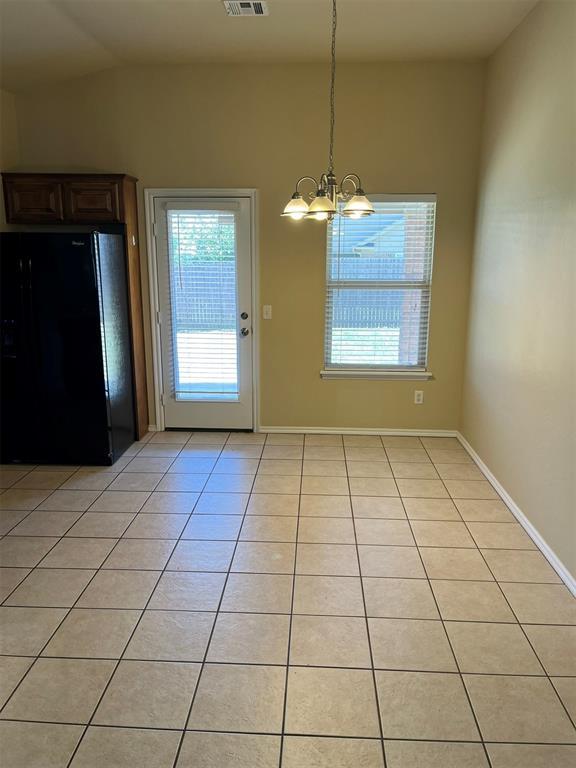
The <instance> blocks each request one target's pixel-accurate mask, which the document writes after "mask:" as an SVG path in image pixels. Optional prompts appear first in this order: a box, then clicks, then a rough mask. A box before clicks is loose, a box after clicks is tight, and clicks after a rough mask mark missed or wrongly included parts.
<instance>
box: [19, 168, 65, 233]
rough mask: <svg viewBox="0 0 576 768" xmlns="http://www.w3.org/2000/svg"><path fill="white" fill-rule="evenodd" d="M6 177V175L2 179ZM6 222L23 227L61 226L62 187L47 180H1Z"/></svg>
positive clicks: (48, 177) (30, 177)
mask: <svg viewBox="0 0 576 768" xmlns="http://www.w3.org/2000/svg"><path fill="white" fill-rule="evenodd" d="M7 175H8V174H5V177H6V176H7ZM4 200H5V204H6V221H7V222H9V223H10V222H22V223H23V224H46V223H50V222H53V223H60V224H61V223H62V222H63V221H64V201H63V193H62V183H61V182H60V180H59V179H57V178H53V177H50V176H44V177H40V176H28V175H23V174H22V175H20V174H14V175H13V176H12V177H11V178H10V179H9V180H7V179H6V178H5V179H4Z"/></svg>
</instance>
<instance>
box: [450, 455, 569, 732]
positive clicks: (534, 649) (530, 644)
mask: <svg viewBox="0 0 576 768" xmlns="http://www.w3.org/2000/svg"><path fill="white" fill-rule="evenodd" d="M470 458H472V457H470ZM472 461H473V464H474V466H475V467H476V468H477V469H478V470H479V471H480V472H482V470H480V468H479V467H478V465H477V464H476V462H475V461H474V460H472ZM482 474H483V473H482ZM485 480H486V482H488V483H489V484H490V487H492V488H493V486H492V484H491V483H490V481H489V480H487V479H486V478H485ZM493 490H494V492H495V493H496V495H497V499H498V500H500V501H502V499H501V498H500V495H499V494H498V492H497V491H496V489H494V488H493ZM505 506H506V504H505ZM464 523H465V525H466V521H464ZM466 528H467V530H468V531H469V532H470V529H469V528H468V525H466ZM470 534H471V535H472V537H473V538H474V536H473V534H472V533H471V532H470ZM526 535H527V534H526ZM474 541H476V539H475V538H474ZM533 543H534V546H535V549H534V550H521V551H537V552H540V554H542V552H541V551H540V549H539V547H538V546H536V543H535V542H533ZM483 549H486V547H484V548H480V547H479V546H478V551H479V553H480V557H481V558H482V560H483V561H484V563H485V565H486V567H487V568H488V570H489V572H490V573H491V574H492V577H493V578H494V581H495V582H496V584H497V585H498V589H499V591H500V594H501V595H502V597H503V598H504V600H505V602H506V604H507V605H508V607H509V609H510V611H511V612H512V615H513V616H514V618H515V619H516V622H517V625H518V626H519V627H520V631H521V632H522V634H523V635H524V637H525V639H526V641H527V642H528V645H529V646H530V648H531V650H532V653H533V654H534V656H535V657H536V659H537V661H538V663H539V664H540V667H541V668H542V670H543V671H544V675H545V676H546V678H547V680H548V683H549V684H550V687H551V688H552V690H553V692H554V694H555V695H556V699H557V700H558V702H559V703H560V706H561V707H562V709H563V710H564V712H565V714H566V716H567V717H568V720H569V722H570V723H571V724H572V727H573V728H575V729H576V720H575V719H574V718H573V717H572V715H571V714H570V712H569V710H568V707H567V706H566V704H565V703H564V701H563V700H562V697H561V696H560V694H559V692H558V690H557V688H556V686H555V685H554V683H553V682H552V680H551V676H550V675H549V674H548V670H547V669H546V667H545V666H544V664H543V662H542V660H541V659H540V655H539V654H538V652H537V650H536V648H535V647H534V645H533V643H532V641H531V640H530V637H529V636H528V634H527V632H526V630H525V629H524V626H523V624H522V622H521V621H520V619H519V617H518V614H517V613H516V611H515V610H514V608H513V606H512V604H511V602H510V601H509V600H508V596H507V595H506V593H505V592H504V590H503V589H502V586H501V582H500V581H499V580H498V579H497V578H496V577H495V575H494V571H493V569H492V568H491V567H490V564H489V562H488V561H487V560H486V557H485V556H484V552H483ZM506 583H511V582H505V581H503V582H502V584H506ZM559 586H560V585H559ZM564 586H565V585H564ZM545 626H546V625H545ZM548 626H551V625H548Z"/></svg>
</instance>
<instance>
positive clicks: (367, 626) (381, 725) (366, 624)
mask: <svg viewBox="0 0 576 768" xmlns="http://www.w3.org/2000/svg"><path fill="white" fill-rule="evenodd" d="M380 440H382V438H380ZM346 482H347V483H348V494H349V501H350V508H351V510H352V529H353V531H354V542H355V549H356V561H357V563H358V576H359V582H360V591H361V594H362V605H363V606H364V617H363V618H364V627H365V629H366V640H367V642H368V653H369V655H370V665H371V669H370V671H371V673H372V688H373V692H374V703H375V705H376V707H375V709H376V717H377V718H378V730H379V732H380V749H381V751H382V763H383V768H387V765H388V762H387V759H386V748H385V746H384V723H383V722H382V712H381V709H380V697H379V694H378V681H377V680H376V668H375V666H374V651H373V648H372V637H371V635H370V623H369V621H368V608H367V605H366V594H365V591H364V581H363V578H362V562H361V559H360V550H359V549H358V534H357V531H356V521H355V517H354V507H353V505H352V491H351V488H350V477H349V476H348V475H347V476H346ZM400 503H402V502H400ZM402 506H404V505H403V504H402Z"/></svg>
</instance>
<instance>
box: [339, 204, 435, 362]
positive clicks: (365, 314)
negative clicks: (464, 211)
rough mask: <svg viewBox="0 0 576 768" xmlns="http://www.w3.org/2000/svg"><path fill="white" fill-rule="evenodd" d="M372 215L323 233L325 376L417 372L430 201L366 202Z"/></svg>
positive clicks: (426, 298)
mask: <svg viewBox="0 0 576 768" xmlns="http://www.w3.org/2000/svg"><path fill="white" fill-rule="evenodd" d="M370 199H371V200H372V202H373V204H374V208H375V213H374V214H373V215H372V216H367V217H364V218H360V219H351V218H345V217H343V216H338V217H337V218H335V219H334V221H333V222H332V224H331V225H330V226H329V229H328V258H327V284H326V344H325V367H326V369H327V370H332V371H337V370H342V371H345V370H360V371H361V370H366V371H378V370H385V371H402V370H412V371H423V370H425V369H426V364H427V353H428V318H429V310H430V289H431V275H432V255H433V250H434V219H435V209H436V201H435V196H433V195H426V196H418V197H412V196H403V197H398V196H386V197H384V196H380V197H378V196H374V195H371V196H370Z"/></svg>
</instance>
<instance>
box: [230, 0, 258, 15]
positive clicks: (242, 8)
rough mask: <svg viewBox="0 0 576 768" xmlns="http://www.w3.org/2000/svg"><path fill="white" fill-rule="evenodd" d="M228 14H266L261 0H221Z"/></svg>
mask: <svg viewBox="0 0 576 768" xmlns="http://www.w3.org/2000/svg"><path fill="white" fill-rule="evenodd" d="M223 3H224V8H226V13H227V14H228V16H268V5H267V4H266V3H265V2H263V0H262V1H261V0H223Z"/></svg>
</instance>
